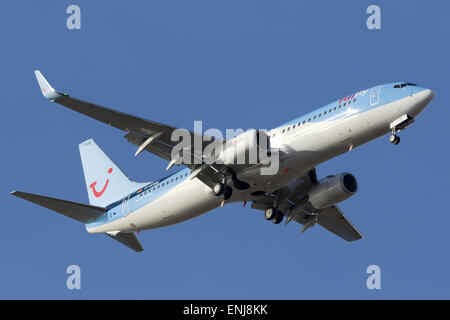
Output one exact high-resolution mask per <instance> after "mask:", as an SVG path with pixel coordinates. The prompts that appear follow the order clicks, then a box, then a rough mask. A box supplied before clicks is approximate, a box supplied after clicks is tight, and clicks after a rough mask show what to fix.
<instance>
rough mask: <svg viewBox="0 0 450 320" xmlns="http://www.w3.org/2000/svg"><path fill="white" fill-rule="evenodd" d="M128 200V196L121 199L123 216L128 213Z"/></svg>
mask: <svg viewBox="0 0 450 320" xmlns="http://www.w3.org/2000/svg"><path fill="white" fill-rule="evenodd" d="M129 200H130V196H128V197H126V198H124V199H123V200H122V214H123V216H124V217H126V216H128V215H129V214H130V206H129V205H128V202H129Z"/></svg>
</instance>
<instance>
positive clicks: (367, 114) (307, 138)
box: [87, 90, 432, 233]
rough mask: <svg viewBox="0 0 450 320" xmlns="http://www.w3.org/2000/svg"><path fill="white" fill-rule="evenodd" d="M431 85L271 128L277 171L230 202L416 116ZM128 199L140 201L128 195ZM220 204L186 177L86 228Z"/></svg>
mask: <svg viewBox="0 0 450 320" xmlns="http://www.w3.org/2000/svg"><path fill="white" fill-rule="evenodd" d="M430 95H432V93H431V91H430V90H423V91H421V92H419V93H415V94H414V95H411V96H406V97H403V98H401V99H398V100H396V101H393V102H390V103H387V104H384V105H379V106H376V107H373V108H370V109H369V110H367V111H364V112H358V111H357V110H354V109H352V106H349V107H348V108H346V109H345V110H343V111H342V112H340V113H336V116H330V117H329V118H327V119H326V120H324V121H319V122H310V123H305V124H302V125H300V126H298V127H295V128H291V129H290V130H289V131H286V132H285V133H282V130H283V129H284V128H285V127H286V126H283V127H280V128H276V129H273V130H270V131H269V135H271V136H273V135H274V136H273V137H271V147H273V148H279V149H280V150H281V151H283V154H284V155H285V156H284V157H283V158H282V159H281V163H280V169H279V170H278V173H277V174H276V175H272V176H261V175H255V176H254V177H253V178H252V179H251V180H252V183H250V184H251V188H250V189H248V190H245V191H242V190H236V192H233V196H232V197H231V198H230V199H229V200H228V201H227V203H228V202H237V201H251V200H252V197H251V193H252V192H254V191H255V190H264V191H266V192H272V191H275V190H277V189H279V188H280V187H281V186H283V185H286V184H287V183H289V182H290V181H291V180H293V179H294V178H295V177H298V176H299V174H302V173H304V172H306V171H308V170H310V169H312V168H314V167H315V166H317V165H318V164H320V163H323V162H325V161H327V160H329V159H332V158H334V157H336V156H338V155H340V154H342V153H345V152H347V151H349V150H351V149H353V148H355V147H357V146H359V145H361V144H364V143H366V142H368V141H371V140H373V139H375V138H378V137H380V136H382V135H385V134H386V133H388V132H390V131H391V128H390V126H389V125H390V123H391V122H392V121H394V120H395V119H397V118H399V117H400V116H401V115H403V114H408V115H410V116H412V117H415V116H417V114H419V113H420V112H421V111H422V110H423V109H424V108H425V106H426V105H427V104H428V102H429V101H430V100H431V98H430ZM129 201H137V200H133V199H130V200H129ZM220 205H221V199H220V198H218V197H217V196H215V195H214V194H213V192H212V190H211V189H210V188H209V187H208V186H207V185H205V184H204V183H203V182H201V181H200V180H198V179H197V178H194V179H189V178H187V179H185V180H184V181H182V182H181V183H179V184H178V185H176V186H174V187H173V188H171V189H170V190H169V191H168V192H166V193H164V194H162V195H161V196H159V197H157V198H156V199H154V200H152V201H151V202H149V203H148V204H146V205H145V206H142V207H140V208H138V209H137V210H135V211H133V212H130V213H128V212H126V213H125V214H124V216H123V217H121V218H120V219H116V220H114V221H111V222H108V223H104V224H101V225H97V226H87V230H88V232H91V233H103V232H114V231H125V232H127V231H138V230H145V229H152V228H158V227H163V226H167V225H171V224H175V223H178V222H182V221H185V220H188V219H191V218H193V217H196V216H198V215H201V214H203V213H206V212H208V211H210V210H212V209H215V208H217V207H219V206H220Z"/></svg>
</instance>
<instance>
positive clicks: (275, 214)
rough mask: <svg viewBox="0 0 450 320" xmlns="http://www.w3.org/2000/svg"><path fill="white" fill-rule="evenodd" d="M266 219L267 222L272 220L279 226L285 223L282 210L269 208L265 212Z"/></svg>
mask: <svg viewBox="0 0 450 320" xmlns="http://www.w3.org/2000/svg"><path fill="white" fill-rule="evenodd" d="M264 218H265V219H266V220H272V222H273V223H275V224H279V223H281V221H283V218H284V214H283V212H281V211H280V210H277V209H275V208H268V209H266V211H264Z"/></svg>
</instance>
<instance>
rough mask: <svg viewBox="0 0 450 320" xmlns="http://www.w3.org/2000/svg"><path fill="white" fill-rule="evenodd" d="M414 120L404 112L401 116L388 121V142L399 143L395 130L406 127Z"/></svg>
mask: <svg viewBox="0 0 450 320" xmlns="http://www.w3.org/2000/svg"><path fill="white" fill-rule="evenodd" d="M413 122H414V118H413V117H411V116H409V115H407V114H404V115H402V116H401V117H399V118H397V119H395V120H394V121H392V122H391V123H390V125H389V126H390V128H391V130H392V134H391V135H390V137H389V142H390V143H393V144H395V145H397V144H399V143H400V137H399V136H397V134H396V133H397V132H399V131H401V130H404V129H406V127H408V126H410V125H411V124H412V123H413Z"/></svg>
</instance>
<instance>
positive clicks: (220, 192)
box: [212, 183, 233, 200]
mask: <svg viewBox="0 0 450 320" xmlns="http://www.w3.org/2000/svg"><path fill="white" fill-rule="evenodd" d="M212 191H213V193H214V195H215V196H218V197H221V198H222V199H223V200H228V199H230V197H231V195H232V194H233V189H232V188H231V187H229V186H226V185H224V184H223V183H215V184H214V186H213V188H212Z"/></svg>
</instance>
